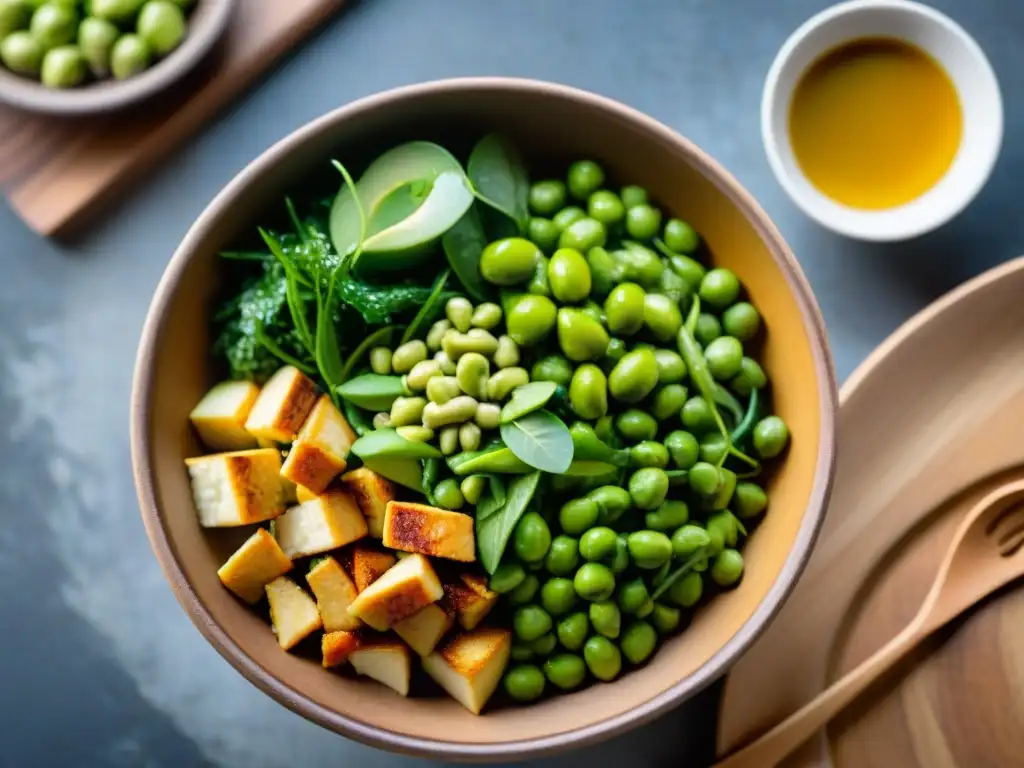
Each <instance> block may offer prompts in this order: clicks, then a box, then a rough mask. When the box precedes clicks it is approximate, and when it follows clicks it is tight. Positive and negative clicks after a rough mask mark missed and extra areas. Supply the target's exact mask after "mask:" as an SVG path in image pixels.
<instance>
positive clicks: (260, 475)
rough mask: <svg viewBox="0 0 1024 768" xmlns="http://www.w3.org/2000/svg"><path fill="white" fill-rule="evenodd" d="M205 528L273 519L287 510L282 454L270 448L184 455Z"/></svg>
mask: <svg viewBox="0 0 1024 768" xmlns="http://www.w3.org/2000/svg"><path fill="white" fill-rule="evenodd" d="M185 466H187V467H188V474H189V477H190V479H191V481H192V496H193V497H194V498H195V502H196V512H197V513H198V514H199V524H200V525H202V526H203V527H204V528H224V527H231V526H237V525H249V524H250V523H260V522H263V521H264V520H271V519H273V518H275V517H277V516H278V515H280V514H281V513H282V512H284V499H283V495H282V490H281V477H280V471H281V454H280V453H279V452H278V451H276V450H274V449H271V448H256V449H253V450H251V451H233V452H231V453H215V454H213V455H210V456H197V457H195V458H192V459H185Z"/></svg>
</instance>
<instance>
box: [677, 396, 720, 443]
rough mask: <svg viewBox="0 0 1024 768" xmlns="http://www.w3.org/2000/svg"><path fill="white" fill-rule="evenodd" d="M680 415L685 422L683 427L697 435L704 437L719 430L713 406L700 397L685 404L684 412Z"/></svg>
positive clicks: (695, 397)
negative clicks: (707, 433)
mask: <svg viewBox="0 0 1024 768" xmlns="http://www.w3.org/2000/svg"><path fill="white" fill-rule="evenodd" d="M679 415H680V417H681V418H682V420H683V426H684V427H686V429H687V431H688V432H691V433H693V434H695V435H703V434H705V433H706V432H710V431H712V430H714V429H717V428H718V425H717V424H716V423H715V416H714V413H713V412H712V410H711V406H710V405H708V402H707V400H705V399H704V398H703V397H701V396H700V395H694V396H693V397H691V398H690V399H689V400H687V401H686V402H685V403H683V410H682V411H681V412H680V414H679Z"/></svg>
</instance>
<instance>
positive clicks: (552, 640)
mask: <svg viewBox="0 0 1024 768" xmlns="http://www.w3.org/2000/svg"><path fill="white" fill-rule="evenodd" d="M557 645H558V638H557V637H555V633H554V632H548V633H547V634H546V635H541V636H540V637H538V638H537V639H536V640H534V641H533V642H532V643H530V650H531V651H533V652H534V654H536V655H537V656H540V657H541V658H544V657H546V656H550V655H551V653H552V651H554V650H555V646H557Z"/></svg>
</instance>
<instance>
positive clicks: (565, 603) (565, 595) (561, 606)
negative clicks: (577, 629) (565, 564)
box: [540, 577, 576, 616]
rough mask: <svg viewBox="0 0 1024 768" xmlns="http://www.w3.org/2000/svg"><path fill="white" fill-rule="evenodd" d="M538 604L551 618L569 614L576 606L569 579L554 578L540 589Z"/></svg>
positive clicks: (573, 589)
mask: <svg viewBox="0 0 1024 768" xmlns="http://www.w3.org/2000/svg"><path fill="white" fill-rule="evenodd" d="M540 604H541V606H543V608H544V610H545V611H547V612H548V613H549V614H551V615H552V616H561V615H563V614H566V613H569V611H571V610H572V609H573V607H574V606H575V605H576V590H575V588H574V587H573V583H572V581H571V580H570V579H565V578H561V577H555V578H553V579H548V580H547V581H546V582H544V586H542V587H541V588H540Z"/></svg>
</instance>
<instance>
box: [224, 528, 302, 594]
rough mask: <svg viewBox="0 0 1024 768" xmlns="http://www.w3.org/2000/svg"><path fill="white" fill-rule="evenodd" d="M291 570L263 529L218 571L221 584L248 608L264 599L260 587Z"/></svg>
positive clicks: (248, 540) (284, 557)
mask: <svg viewBox="0 0 1024 768" xmlns="http://www.w3.org/2000/svg"><path fill="white" fill-rule="evenodd" d="M291 569H292V561H291V560H289V559H288V556H287V555H286V554H285V553H284V551H282V549H281V547H280V546H279V545H278V543H277V540H276V539H275V538H274V537H273V536H271V535H270V534H269V533H268V532H267V531H265V530H264V529H263V528H260V529H258V530H257V531H256V533H254V534H253V535H252V536H250V537H249V538H248V539H247V540H246V542H245V543H244V544H243V545H242V546H241V547H239V548H238V551H237V552H235V554H233V555H232V556H231V557H229V558H228V561H227V562H226V563H224V565H222V566H221V567H220V569H219V570H218V571H217V576H218V577H220V580H221V583H222V584H223V585H224V586H225V587H227V588H228V589H230V590H231V591H232V592H234V593H235V594H236V595H238V596H239V597H240V598H242V599H243V600H245V602H247V603H249V604H250V605H252V604H254V603H258V602H259V600H260V598H261V597H263V588H264V587H265V586H266V585H267V584H269V583H270V582H272V581H273V580H274V579H276V578H277V577H278V576H283V575H284V574H286V573H288V571H290V570H291Z"/></svg>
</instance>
